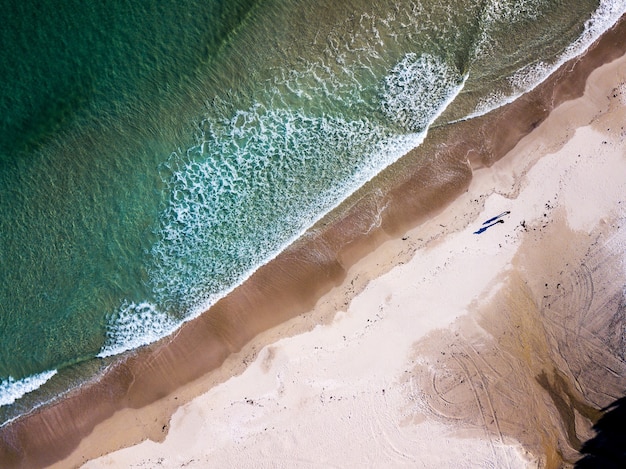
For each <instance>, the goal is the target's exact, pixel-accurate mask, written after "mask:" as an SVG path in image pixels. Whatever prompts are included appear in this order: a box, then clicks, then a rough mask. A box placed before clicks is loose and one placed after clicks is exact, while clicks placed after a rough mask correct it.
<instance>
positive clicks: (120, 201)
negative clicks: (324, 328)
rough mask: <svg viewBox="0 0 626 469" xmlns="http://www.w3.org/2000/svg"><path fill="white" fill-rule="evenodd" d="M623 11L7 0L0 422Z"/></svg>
mask: <svg viewBox="0 0 626 469" xmlns="http://www.w3.org/2000/svg"><path fill="white" fill-rule="evenodd" d="M442 3H445V5H442ZM625 8H626V7H624V6H623V5H620V2H617V1H613V2H612V1H603V2H598V1H591V0H582V1H581V0H578V1H574V0H571V1H555V0H526V1H515V0H500V1H496V0H452V1H449V2H439V1H433V0H423V1H402V0H390V1H386V2H372V1H365V0H361V1H356V0H351V1H350V0H346V1H339V2H337V1H330V0H321V1H317V2H306V1H298V0H289V1H279V0H265V1H263V0H258V1H251V0H229V1H216V0H205V1H199V0H189V1H181V0H176V1H174V0H170V1H160V2H151V1H139V0H127V1H122V0H111V1H107V2H82V1H77V0H64V1H62V2H61V1H48V2H46V1H39V2H37V1H33V0H21V1H7V0H0V15H1V17H2V26H1V27H0V405H1V406H2V407H1V408H0V413H2V415H0V417H2V420H6V419H7V418H11V417H12V416H15V415H17V414H19V413H20V412H24V411H27V410H28V409H29V408H32V406H33V405H35V404H36V402H37V401H38V400H41V399H43V398H44V397H41V396H50V395H53V394H55V393H58V392H62V391H63V389H65V388H67V387H68V386H70V385H71V384H72V383H74V382H75V379H74V378H75V376H76V375H77V374H78V375H80V374H81V373H82V374H84V372H85V370H89V371H90V372H92V371H93V370H94V369H97V367H98V366H99V365H98V363H100V359H98V358H96V356H97V355H100V356H108V355H113V354H116V353H119V352H121V351H123V350H126V349H129V348H134V347H137V346H140V345H142V344H145V343H148V342H150V341H152V340H155V339H157V338H159V337H162V336H163V335H164V334H167V333H170V332H172V331H173V330H174V329H175V328H176V327H177V325H179V324H180V323H181V321H183V320H184V319H185V318H189V317H192V316H194V315H196V314H198V313H199V312H201V311H202V310H204V309H205V308H206V306H208V305H209V304H211V303H213V302H214V301H215V300H216V299H218V298H219V297H220V296H221V295H223V294H224V293H225V292H227V291H229V290H230V289H232V287H234V286H235V285H237V284H238V283H240V282H241V281H242V280H243V279H245V278H246V276H247V275H248V274H249V273H250V272H251V271H252V270H253V269H254V268H256V267H258V266H259V265H261V264H263V263H264V262H267V260H268V259H270V258H271V257H272V256H273V255H275V254H276V253H277V252H279V251H280V250H281V249H282V248H283V247H284V246H285V245H286V244H288V243H289V242H290V241H292V240H293V239H295V238H296V237H298V236H299V235H301V234H302V232H303V231H304V230H306V228H308V227H309V226H311V224H312V223H314V222H315V221H316V220H318V219H319V218H320V217H321V216H322V215H323V214H325V213H326V212H328V211H329V210H331V209H332V208H333V207H335V206H336V205H337V204H338V203H339V202H341V200H343V199H345V198H346V197H347V196H348V195H349V194H350V193H351V192H353V191H354V190H355V189H356V188H358V187H359V186H360V185H362V184H363V183H364V182H365V181H367V180H368V179H370V178H371V177H373V176H374V175H375V174H376V173H378V172H379V171H381V170H382V169H383V168H384V167H385V166H387V165H389V164H391V163H393V162H394V161H395V160H397V159H398V158H399V157H400V156H402V154H404V153H406V151H408V150H409V149H410V148H412V147H414V146H416V145H418V144H419V143H420V142H421V139H422V138H423V132H424V131H425V130H427V128H428V127H429V125H431V124H432V123H433V120H434V119H435V118H436V117H437V116H439V115H440V114H441V112H443V111H444V109H445V112H444V113H443V115H442V116H441V118H440V119H439V120H438V121H437V123H436V124H437V125H444V124H445V123H446V122H447V121H451V120H454V119H459V118H463V117H466V116H468V115H472V114H473V113H480V112H484V111H486V110H488V109H489V108H490V107H493V106H497V105H500V104H502V103H504V102H506V101H507V100H509V99H513V98H514V97H515V96H517V95H518V94H519V93H521V92H523V91H525V90H527V89H529V88H530V87H532V86H534V85H535V84H536V83H538V82H539V81H541V80H542V79H543V78H545V76H546V75H547V73H549V71H550V70H551V67H552V66H553V65H554V64H556V63H558V62H559V61H560V60H563V59H565V58H568V57H570V56H573V55H575V54H576V53H580V52H581V51H582V50H583V48H584V47H585V46H586V45H588V44H589V42H590V40H591V39H593V38H595V37H597V35H598V34H600V33H601V32H602V31H604V30H606V29H607V28H608V27H610V26H611V25H612V24H613V23H614V22H615V21H616V20H617V19H618V18H619V16H621V14H622V13H623V11H624V9H625ZM590 19H591V21H590V22H589V21H588V20H590ZM81 367H82V368H81ZM54 370H58V371H59V373H58V375H56V376H55V377H54V378H52V379H51V380H50V381H48V382H47V384H46V385H45V386H43V387H42V388H41V389H40V390H39V391H38V392H40V393H41V396H38V395H37V393H32V394H26V395H25V393H26V392H28V391H30V390H32V389H36V388H37V387H39V386H40V385H41V384H43V383H44V382H46V380H47V379H48V378H50V376H51V375H52V374H53V372H54ZM77 370H79V371H77ZM80 370H82V371H80ZM46 387H48V388H50V389H48V391H47V393H46V392H45V391H46V390H45V388H46ZM24 395H25V396H24ZM22 396H24V397H22ZM33 396H34V397H33Z"/></svg>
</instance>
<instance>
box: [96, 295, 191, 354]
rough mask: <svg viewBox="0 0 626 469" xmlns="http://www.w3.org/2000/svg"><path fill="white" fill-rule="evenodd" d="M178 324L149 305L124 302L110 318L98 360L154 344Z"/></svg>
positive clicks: (172, 330)
mask: <svg viewBox="0 0 626 469" xmlns="http://www.w3.org/2000/svg"><path fill="white" fill-rule="evenodd" d="M179 324H180V322H179V321H176V320H174V319H172V318H171V317H170V316H168V315H167V314H166V313H163V312H160V311H158V310H157V309H156V308H155V307H154V305H152V304H150V303H146V302H143V303H139V304H136V303H129V302H125V303H124V304H123V305H122V307H121V308H120V310H119V312H118V313H117V314H116V315H113V316H112V317H111V318H110V319H109V324H108V325H107V338H106V342H105V344H104V346H103V347H102V349H101V350H100V353H99V354H98V357H101V358H105V357H110V356H112V355H117V354H120V353H122V352H126V351H127V350H132V349H135V348H138V347H141V346H143V345H148V344H151V343H153V342H156V341H157V340H159V339H161V338H162V337H165V336H167V335H169V334H171V333H172V332H174V331H175V330H176V328H177V327H178V326H179Z"/></svg>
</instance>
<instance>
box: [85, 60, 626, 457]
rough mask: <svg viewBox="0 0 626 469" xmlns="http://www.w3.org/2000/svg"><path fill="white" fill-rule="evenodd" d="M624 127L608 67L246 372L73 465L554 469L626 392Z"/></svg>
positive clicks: (623, 108)
mask: <svg viewBox="0 0 626 469" xmlns="http://www.w3.org/2000/svg"><path fill="white" fill-rule="evenodd" d="M625 122H626V58H624V57H622V58H620V59H619V60H617V61H615V62H612V63H610V64H608V65H605V66H603V67H601V68H600V69H598V70H596V71H595V72H593V74H592V75H591V77H590V79H589V81H588V84H587V87H586V90H585V94H584V96H583V97H582V98H579V99H576V100H573V101H568V102H566V103H564V104H562V105H560V106H559V107H558V108H557V109H556V110H554V111H553V112H552V113H551V114H550V116H549V117H548V119H547V120H546V121H545V122H543V123H542V124H541V125H540V126H538V127H537V128H536V129H535V130H534V131H533V132H531V133H530V134H529V135H528V136H526V137H524V138H523V139H522V140H521V141H520V142H519V143H518V144H517V145H516V146H515V148H514V149H513V150H512V151H510V152H509V153H508V154H507V155H506V157H504V158H503V159H501V160H500V161H498V162H496V163H495V164H494V165H492V166H491V167H488V168H486V167H483V168H480V169H476V170H475V171H474V176H473V178H472V181H471V184H470V185H469V188H468V190H467V191H466V192H465V193H464V194H463V195H462V196H460V197H458V198H457V199H456V200H455V201H454V202H453V203H452V204H451V205H450V206H448V207H447V208H446V209H445V210H444V211H443V212H442V213H440V214H438V215H437V216H435V217H434V218H431V219H430V220H428V221H427V222H426V223H424V224H422V225H420V226H418V227H416V228H414V229H412V230H410V231H409V232H408V233H406V234H405V235H404V236H403V237H402V238H401V239H397V240H390V241H387V242H385V243H383V244H382V245H381V246H380V247H379V248H378V249H376V250H375V251H373V252H372V253H370V254H368V255H366V256H365V257H364V258H363V259H361V260H360V261H358V262H357V263H356V264H355V265H354V266H353V267H352V268H351V269H350V270H349V272H348V276H347V278H346V280H345V281H344V282H343V283H342V284H341V285H340V286H338V287H336V288H335V289H334V290H333V291H332V292H330V293H329V294H327V295H325V296H324V297H323V298H322V299H321V300H320V304H318V306H317V309H318V310H319V311H316V310H313V311H312V312H310V313H308V314H305V315H304V316H301V317H297V318H295V319H292V320H290V321H289V322H287V323H285V324H282V325H280V326H278V327H277V328H274V329H272V330H270V331H267V332H265V333H264V335H265V337H263V338H262V339H261V342H260V343H267V344H268V345H266V346H263V347H262V348H260V349H256V348H254V347H251V348H247V349H245V350H244V351H243V352H241V353H240V354H238V355H236V356H234V357H231V358H229V359H228V361H230V362H232V361H241V360H243V361H244V362H246V363H249V365H248V366H247V368H246V369H245V371H243V372H242V373H241V374H239V375H238V376H233V377H231V378H229V379H226V380H225V381H224V382H222V383H221V384H219V385H217V386H214V387H211V388H210V389H209V390H208V391H207V392H205V393H203V394H201V395H199V396H198V397H196V398H194V399H192V400H191V401H190V402H189V403H187V404H186V405H184V406H182V407H181V408H180V409H178V410H177V411H176V412H175V413H174V415H173V417H172V419H171V421H169V422H167V421H165V423H164V425H163V427H162V430H163V434H162V435H159V436H158V437H157V438H154V437H153V439H154V440H157V441H152V440H147V441H144V442H143V443H141V444H139V445H137V446H134V447H131V448H128V449H124V450H121V451H118V452H115V453H112V454H109V455H106V456H104V457H102V458H100V459H97V460H93V461H91V462H89V463H87V464H85V465H84V466H83V467H85V468H100V467H103V468H104V467H154V466H157V465H158V466H159V467H225V466H230V467H253V466H254V467H382V466H385V467H511V468H513V467H561V466H562V465H564V464H565V465H569V464H572V463H573V462H574V461H575V460H576V459H577V458H578V453H577V450H578V449H580V445H581V442H584V441H585V440H586V439H588V438H590V437H591V436H593V432H592V430H591V426H592V424H593V423H594V422H595V421H596V420H597V418H598V417H599V415H600V411H599V409H601V408H602V407H604V406H606V405H608V404H610V403H611V402H612V401H614V400H616V399H617V398H619V397H621V394H622V393H623V391H624V385H625V384H626V382H625V379H624V376H626V364H625V363H624V360H623V353H624V346H625V344H624V327H625V323H624V297H623V294H624V293H623V286H624V284H626V265H625V264H624V252H625V249H626V226H624V221H625V219H626V206H625V204H626V199H625V198H624V194H626V176H625V175H626V158H625V155H626V130H625V129H624V123H625ZM499 214H504V215H502V216H501V218H499V219H497V220H496V221H495V224H494V225H492V226H491V227H490V228H488V229H487V230H485V231H484V232H482V233H480V234H476V232H477V231H478V230H480V228H481V227H484V226H486V225H483V224H482V223H483V222H484V221H486V220H488V219H490V218H492V217H496V216H498V215H499ZM500 222H501V223H500ZM487 225H489V224H487ZM381 263H386V264H391V265H393V267H392V268H391V269H390V270H389V271H388V272H387V273H384V274H383V275H381V276H379V277H377V278H375V279H373V280H371V281H369V282H367V285H366V286H365V288H364V289H363V290H362V291H361V292H360V293H358V294H357V295H356V296H354V298H352V292H353V290H354V289H355V288H357V289H360V287H359V285H362V284H363V280H361V277H362V276H365V277H366V278H367V277H368V272H372V271H374V272H375V271H377V270H379V269H380V264H381ZM335 309H336V310H337V313H336V314H335V315H334V316H333V317H332V318H330V319H328V320H326V321H325V322H324V321H322V323H321V324H318V325H316V324H317V322H318V320H319V319H320V317H322V318H323V317H325V316H326V314H325V312H326V311H328V310H335ZM303 329H304V330H308V329H310V330H309V331H308V332H304V333H298V334H295V335H294V332H293V331H301V330H303ZM226 368H228V362H227V363H226ZM199 386H201V385H199ZM96 435H97V438H102V437H104V436H105V434H103V433H102V431H98V428H97V429H96V433H95V434H94V437H95V436H96ZM94 437H90V438H88V439H87V440H93V438H94ZM92 444H93V443H92ZM86 445H87V443H83V444H81V446H80V447H79V449H78V450H77V451H78V452H80V451H81V449H84V448H88V446H86Z"/></svg>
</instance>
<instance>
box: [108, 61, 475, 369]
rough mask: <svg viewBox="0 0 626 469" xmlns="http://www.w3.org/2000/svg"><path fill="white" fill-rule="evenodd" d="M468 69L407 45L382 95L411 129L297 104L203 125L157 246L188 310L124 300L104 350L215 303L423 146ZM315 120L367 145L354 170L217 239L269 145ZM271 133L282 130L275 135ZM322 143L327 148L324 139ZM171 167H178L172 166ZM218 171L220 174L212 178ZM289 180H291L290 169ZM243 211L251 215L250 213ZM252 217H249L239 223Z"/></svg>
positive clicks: (162, 271) (181, 169) (158, 270)
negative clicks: (251, 229) (227, 157)
mask: <svg viewBox="0 0 626 469" xmlns="http://www.w3.org/2000/svg"><path fill="white" fill-rule="evenodd" d="M467 79H468V75H467V74H466V75H464V76H460V75H458V74H457V73H456V71H455V70H454V69H453V68H452V67H450V66H449V65H447V64H445V63H444V62H443V61H442V60H440V59H437V58H435V57H433V56H429V55H424V56H417V55H416V54H407V55H406V56H405V57H404V58H403V59H402V60H401V61H400V62H399V63H398V64H397V65H396V66H395V67H393V68H392V70H391V71H390V73H389V74H388V75H387V76H386V77H385V79H384V86H383V91H382V93H381V95H380V96H381V102H380V106H381V109H382V110H383V112H384V113H385V115H387V117H388V118H389V119H390V120H391V119H393V121H394V124H395V125H398V126H399V127H401V128H406V129H407V130H409V131H411V130H413V132H409V133H406V134H400V135H397V134H396V135H390V133H389V131H388V130H387V129H386V128H383V127H380V126H379V125H376V124H374V123H372V122H371V121H368V120H363V121H361V122H347V121H345V120H343V119H340V118H335V119H332V118H328V117H322V118H311V117H308V116H306V115H303V114H301V113H298V112H296V113H290V112H289V111H287V110H280V109H279V110H269V109H266V108H263V107H262V106H260V105H258V106H255V107H253V108H251V109H250V110H248V111H246V112H242V111H238V112H237V113H236V115H235V117H233V119H232V120H230V125H231V126H232V128H231V129H230V130H229V131H227V132H226V133H223V134H220V133H219V132H220V131H219V130H216V128H215V127H210V128H211V135H210V136H209V135H204V136H203V141H202V143H201V144H200V145H198V146H197V147H193V148H191V149H190V150H188V151H187V152H186V154H185V158H184V159H180V158H178V159H177V161H176V162H174V163H172V164H171V165H170V166H169V167H168V169H169V174H170V176H169V179H168V180H167V181H166V182H167V183H168V184H169V185H170V190H171V194H172V195H171V197H170V203H169V206H168V208H167V210H166V211H165V212H164V214H163V219H162V220H163V228H162V231H161V233H162V238H161V241H159V243H157V245H155V247H154V249H153V255H154V256H155V258H156V259H157V260H158V262H157V263H156V267H155V268H154V269H153V270H152V271H151V275H152V282H153V284H154V285H155V290H156V291H157V293H158V295H157V296H158V297H159V298H161V299H162V301H163V302H164V303H165V302H167V300H168V299H172V298H177V299H179V305H182V310H183V312H182V314H181V315H180V316H179V318H178V319H175V318H174V317H173V315H169V314H167V313H164V312H161V311H159V310H158V309H157V307H156V306H155V305H153V304H150V303H147V302H142V303H139V304H135V303H132V302H131V303H125V304H124V305H123V306H122V308H121V310H120V311H119V312H118V313H117V314H115V315H113V316H112V317H111V318H110V320H109V324H108V326H107V341H106V343H105V345H104V346H103V348H102V349H101V351H100V353H99V354H98V356H99V357H108V356H112V355H117V354H120V353H123V352H125V351H128V350H131V349H135V348H138V347H141V346H144V345H148V344H150V343H153V342H155V341H157V340H159V339H161V338H163V337H165V336H167V335H169V334H171V333H172V332H174V331H175V330H176V329H177V328H178V327H180V326H181V325H182V324H183V323H185V322H187V321H190V320H191V319H194V318H196V317H198V316H199V315H200V314H202V313H203V312H205V311H207V310H208V309H209V308H210V307H211V306H212V305H213V304H215V303H216V302H217V301H219V300H220V299H221V298H223V297H224V296H226V295H227V294H229V293H230V292H232V291H233V290H234V289H235V288H236V287H237V286H238V285H240V284H241V283H243V282H244V281H246V280H247V279H248V278H249V277H250V276H251V275H252V274H253V273H254V272H255V271H256V270H257V269H258V268H259V267H261V266H263V265H265V264H266V263H268V262H270V261H271V260H272V259H274V258H275V257H276V256H277V255H278V254H280V252H282V251H283V250H284V249H285V248H286V247H288V246H289V245H290V244H292V243H293V242H294V241H296V240H297V239H298V238H300V237H301V236H302V235H303V234H304V233H305V232H306V231H307V230H308V229H309V228H310V227H312V226H313V225H314V224H315V223H317V222H318V221H319V220H321V219H322V218H323V217H324V216H326V215H327V214H328V213H329V212H331V211H332V210H334V209H335V208H337V207H338V206H339V205H340V204H341V203H342V202H343V201H344V200H345V199H346V198H348V197H349V196H350V195H351V194H353V193H354V192H356V191H357V190H358V189H359V188H361V187H362V186H363V185H364V184H366V183H367V182H368V181H370V180H371V179H372V178H373V177H374V176H376V175H377V174H378V173H380V172H381V171H382V170H384V169H385V168H386V167H387V166H389V165H391V164H393V163H394V162H396V161H397V160H398V159H400V158H401V157H402V156H404V155H406V154H407V153H408V152H409V151H411V150H412V149H414V148H416V147H418V146H419V145H420V144H421V143H422V142H423V141H424V139H425V138H426V135H427V133H428V129H429V127H430V126H431V125H432V123H433V122H434V121H435V120H437V118H438V117H439V116H440V115H441V114H442V113H443V112H444V111H445V109H446V108H447V107H448V106H449V105H450V104H451V103H452V102H453V101H454V99H455V98H456V97H457V96H458V95H459V94H460V92H461V91H462V89H463V87H464V85H465V82H466V81H467ZM427 98H431V100H430V101H429V100H428V99H427ZM432 98H434V100H432ZM418 103H419V104H418ZM428 103H430V106H428ZM233 123H236V125H233ZM249 123H252V124H249ZM303 124H304V126H303ZM311 128H312V129H314V131H315V132H319V129H323V131H324V132H325V134H324V136H323V138H324V137H326V138H330V139H331V140H332V141H333V142H334V143H335V145H339V146H342V143H341V141H343V142H345V144H346V148H348V146H352V147H353V148H357V149H365V148H369V150H365V151H364V152H363V153H359V154H356V155H354V165H357V169H356V171H349V172H347V173H345V175H344V177H343V181H340V182H341V184H331V185H328V186H326V187H321V188H318V189H319V192H315V193H313V194H309V195H308V197H312V195H314V197H313V198H311V199H310V201H309V203H308V205H307V204H305V210H301V211H300V212H299V213H298V212H294V210H293V209H288V210H285V211H284V212H283V213H282V214H281V216H280V217H278V218H277V219H274V220H271V219H270V220H267V221H265V225H264V226H263V231H262V232H261V233H260V235H261V236H262V238H263V239H258V240H256V241H257V242H248V244H246V245H242V244H241V241H242V240H243V239H246V236H251V235H254V233H246V232H241V233H239V235H240V237H239V238H236V239H234V240H233V241H232V243H233V244H232V245H229V244H227V245H224V244H223V243H224V241H220V243H221V244H212V242H213V239H214V237H215V229H216V228H215V227H216V226H217V227H218V228H219V227H220V226H225V225H227V226H228V230H229V233H232V232H233V231H234V232H235V233H236V232H237V226H234V224H235V223H238V222H241V219H239V218H238V217H236V218H235V219H228V218H225V217H226V216H232V213H233V212H235V213H236V206H237V205H239V206H241V205H242V204H243V206H244V208H246V210H249V208H247V207H246V204H245V202H244V201H245V199H244V200H241V199H239V197H245V195H246V194H247V193H249V192H250V191H253V190H267V189H268V188H269V186H268V185H261V184H260V185H259V186H258V187H250V186H246V183H249V181H251V180H254V179H253V177H252V172H253V171H260V170H261V169H262V168H263V167H266V165H268V160H267V153H271V154H275V152H277V151H279V149H280V148H288V149H293V148H294V147H295V146H296V145H297V142H302V141H306V139H307V138H309V139H310V138H312V137H311V136H310V135H308V132H310V129H311ZM277 130H278V131H277ZM221 131H222V132H224V130H221ZM280 132H282V133H280ZM272 138H273V139H274V140H272V141H271V142H268V139H272ZM233 141H235V143H233ZM216 142H218V143H219V142H224V144H226V145H228V147H229V148H231V149H232V148H233V145H234V146H236V147H237V150H236V152H235V155H234V156H233V157H232V161H223V159H224V158H223V156H222V155H224V153H225V150H226V149H225V147H222V146H218V147H215V145H216ZM315 143H316V144H319V143H320V142H318V141H316V142H315ZM211 145H213V147H211ZM263 145H275V146H274V147H272V150H271V151H270V152H268V151H267V149H265V152H263V151H261V150H262V149H263ZM318 146H319V148H320V149H321V150H322V151H325V150H324V147H325V146H324V145H318ZM250 147H251V148H250ZM296 148H297V147H296ZM304 150H307V152H308V153H313V156H315V153H314V148H313V147H311V146H306V147H305V148H304ZM199 153H200V154H203V155H206V154H208V155H209V158H207V159H206V160H205V161H197V159H194V158H193V157H194V156H197V155H198V154H199ZM212 154H217V155H220V157H221V158H222V159H221V160H220V163H221V164H220V165H217V163H216V161H215V159H214V158H211V157H210V156H211V155H212ZM190 155H191V156H190ZM289 157H290V158H291V159H293V160H295V163H294V166H297V164H301V163H302V161H301V160H300V158H301V157H303V155H297V154H296V155H289ZM308 157H309V158H310V157H311V155H310V154H309V155H308ZM320 157H321V156H320ZM285 158H287V155H285ZM172 168H175V170H173V171H172ZM281 170H282V172H283V174H284V173H285V172H286V171H287V170H286V169H285V168H284V167H283V168H281ZM216 173H217V175H218V177H217V179H215V178H212V177H211V176H212V175H214V174H216ZM317 176H318V177H319V176H320V174H317ZM305 177H306V175H304V174H300V175H298V174H297V173H294V174H293V176H292V180H293V181H297V180H298V178H300V179H302V178H305ZM287 182H289V184H291V182H290V180H289V179H287ZM274 190H275V189H274ZM229 194H231V195H230V197H229ZM269 196H270V197H273V198H275V200H276V202H279V203H281V204H284V203H285V202H286V199H285V198H284V197H278V196H276V194H271V193H270V194H269ZM256 197H260V196H259V195H256ZM306 197H307V195H306V194H302V196H301V198H300V199H299V202H300V204H302V202H303V199H304V201H306ZM231 198H234V202H233V204H232V205H227V206H226V207H224V208H223V209H222V212H221V214H220V210H219V207H220V204H222V203H223V201H224V200H227V201H228V200H231ZM291 198H292V199H293V194H292V196H291ZM268 207H269V209H270V212H271V213H272V214H274V213H276V212H279V211H280V210H281V207H279V206H276V205H270V204H268ZM294 215H297V216H294ZM239 216H241V217H244V216H245V215H244V214H243V213H242V214H240V215H239ZM220 217H224V218H220ZM249 224H250V223H243V222H242V223H241V226H244V227H247V226H248V225H249ZM258 224H259V223H258V222H257V225H258ZM218 233H219V231H218ZM225 242H228V239H227V240H226V241H225ZM207 252H208V253H210V256H207V255H206V253H207ZM203 253H204V254H203ZM219 258H225V259H229V260H233V262H234V260H235V259H237V258H240V259H242V263H241V264H240V269H239V273H237V270H236V269H235V270H234V271H233V269H232V263H231V264H230V265H228V266H226V267H228V268H229V270H228V271H222V270H220V269H221V268H222V267H223V266H219V265H215V259H219ZM243 262H247V264H245V263H243ZM216 278H218V279H219V280H221V284H220V283H218V282H216V281H215V279H216Z"/></svg>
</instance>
